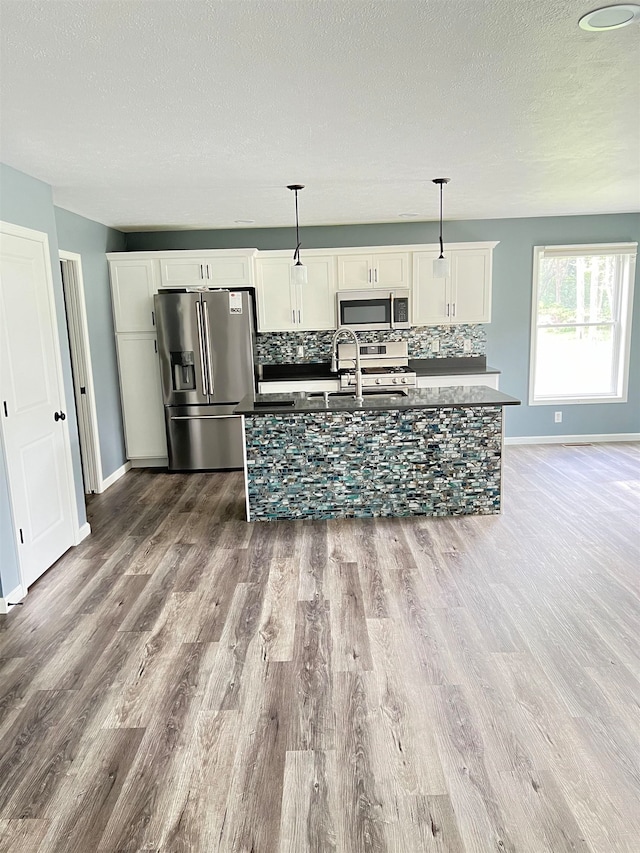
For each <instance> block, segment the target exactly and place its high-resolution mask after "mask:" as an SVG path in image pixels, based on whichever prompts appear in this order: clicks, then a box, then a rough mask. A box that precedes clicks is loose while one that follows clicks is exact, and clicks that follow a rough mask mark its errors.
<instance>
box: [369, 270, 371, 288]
mask: <svg viewBox="0 0 640 853" xmlns="http://www.w3.org/2000/svg"><path fill="white" fill-rule="evenodd" d="M369 284H371V267H369Z"/></svg>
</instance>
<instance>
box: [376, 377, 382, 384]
mask: <svg viewBox="0 0 640 853" xmlns="http://www.w3.org/2000/svg"><path fill="white" fill-rule="evenodd" d="M376 385H382V379H380V377H378V378H377V379H376Z"/></svg>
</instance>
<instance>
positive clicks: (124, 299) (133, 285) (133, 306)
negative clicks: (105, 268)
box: [109, 259, 158, 332]
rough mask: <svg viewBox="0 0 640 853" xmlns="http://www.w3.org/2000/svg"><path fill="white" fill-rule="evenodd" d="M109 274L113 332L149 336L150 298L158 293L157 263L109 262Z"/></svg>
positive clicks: (151, 326)
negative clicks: (146, 333)
mask: <svg viewBox="0 0 640 853" xmlns="http://www.w3.org/2000/svg"><path fill="white" fill-rule="evenodd" d="M109 270H110V274H111V295H112V300H113V320H114V325H115V330H116V332H153V331H154V330H155V316H154V314H153V294H154V293H157V291H158V261H157V260H155V259H154V260H151V259H149V260H134V261H129V260H117V261H111V262H110V264H109Z"/></svg>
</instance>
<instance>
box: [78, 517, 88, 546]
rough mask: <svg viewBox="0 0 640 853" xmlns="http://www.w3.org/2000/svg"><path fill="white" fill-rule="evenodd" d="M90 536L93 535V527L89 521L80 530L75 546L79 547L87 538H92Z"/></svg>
mask: <svg viewBox="0 0 640 853" xmlns="http://www.w3.org/2000/svg"><path fill="white" fill-rule="evenodd" d="M90 535H91V525H90V524H89V522H88V521H85V523H84V524H83V525H82V527H81V528H80V530H78V535H77V536H76V541H75V544H76V545H79V544H80V543H81V542H82V540H83V539H86V538H87V536H90Z"/></svg>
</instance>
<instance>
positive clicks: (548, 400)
mask: <svg viewBox="0 0 640 853" xmlns="http://www.w3.org/2000/svg"><path fill="white" fill-rule="evenodd" d="M626 402H627V395H626V394H622V395H620V394H611V395H609V396H602V397H545V398H544V399H540V400H532V399H529V405H530V406H584V405H590V404H591V403H599V404H600V405H609V404H610V403H626Z"/></svg>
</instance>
